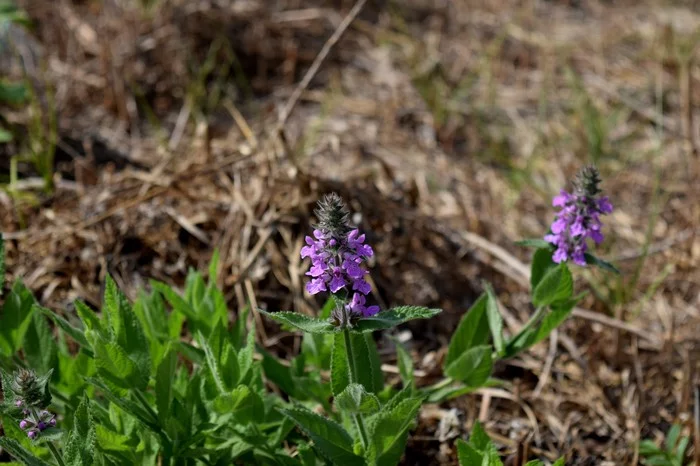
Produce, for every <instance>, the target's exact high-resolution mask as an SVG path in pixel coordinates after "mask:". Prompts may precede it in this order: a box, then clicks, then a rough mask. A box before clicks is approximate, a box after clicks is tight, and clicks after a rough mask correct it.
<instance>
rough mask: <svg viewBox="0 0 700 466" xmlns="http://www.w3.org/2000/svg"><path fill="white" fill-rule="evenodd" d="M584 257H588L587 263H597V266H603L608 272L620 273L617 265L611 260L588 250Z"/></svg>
mask: <svg viewBox="0 0 700 466" xmlns="http://www.w3.org/2000/svg"><path fill="white" fill-rule="evenodd" d="M583 257H584V258H585V259H586V264H590V265H595V266H596V267H598V268H601V269H603V270H605V271H607V272H612V273H614V274H616V275H620V271H619V270H618V269H617V267H615V266H614V265H612V264H611V263H610V262H607V261H604V260H603V259H601V258H599V257H596V256H594V255H593V254H591V253H588V252H586V253H584V254H583Z"/></svg>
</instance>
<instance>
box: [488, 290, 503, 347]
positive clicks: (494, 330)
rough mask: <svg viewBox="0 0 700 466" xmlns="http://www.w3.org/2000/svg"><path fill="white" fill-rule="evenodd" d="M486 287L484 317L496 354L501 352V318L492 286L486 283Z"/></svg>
mask: <svg viewBox="0 0 700 466" xmlns="http://www.w3.org/2000/svg"><path fill="white" fill-rule="evenodd" d="M485 287H486V295H487V297H488V298H487V300H486V317H487V319H488V321H489V328H490V329H491V337H492V338H493V346H494V348H495V349H496V352H497V353H498V354H503V349H504V342H503V318H502V317H501V311H500V310H499V309H498V298H496V294H495V293H494V292H493V288H492V287H491V285H489V284H488V283H487V284H486V285H485Z"/></svg>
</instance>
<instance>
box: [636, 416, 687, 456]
mask: <svg viewBox="0 0 700 466" xmlns="http://www.w3.org/2000/svg"><path fill="white" fill-rule="evenodd" d="M689 442H690V438H689V437H687V436H685V435H681V426H680V425H678V424H674V425H672V426H671V428H670V429H669V431H668V433H667V434H666V440H665V441H664V443H663V445H661V446H658V445H657V444H656V443H654V441H653V440H648V439H647V440H642V441H641V442H640V443H639V455H640V456H641V457H642V458H643V460H642V462H643V464H646V465H648V466H684V465H685V464H690V463H686V462H685V451H686V449H687V448H688V443H689Z"/></svg>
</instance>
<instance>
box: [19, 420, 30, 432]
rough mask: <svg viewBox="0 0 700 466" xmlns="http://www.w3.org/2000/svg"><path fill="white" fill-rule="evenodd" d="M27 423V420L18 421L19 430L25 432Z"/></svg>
mask: <svg viewBox="0 0 700 466" xmlns="http://www.w3.org/2000/svg"><path fill="white" fill-rule="evenodd" d="M29 425H30V424H29V421H28V420H27V419H22V420H21V421H19V428H20V429H22V430H25V429H26V428H27V427H29Z"/></svg>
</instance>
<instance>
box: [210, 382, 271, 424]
mask: <svg viewBox="0 0 700 466" xmlns="http://www.w3.org/2000/svg"><path fill="white" fill-rule="evenodd" d="M214 409H215V410H216V412H218V413H219V414H231V415H233V417H234V418H235V419H236V421H237V422H238V423H241V424H250V423H251V422H253V421H255V420H260V419H262V417H263V416H264V414H265V407H264V406H263V401H262V399H261V398H260V395H258V394H257V393H255V392H253V391H252V390H251V389H250V388H248V387H247V386H245V385H239V386H238V387H236V388H235V389H234V390H233V391H231V393H224V394H222V395H219V396H218V397H216V399H215V400H214Z"/></svg>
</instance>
